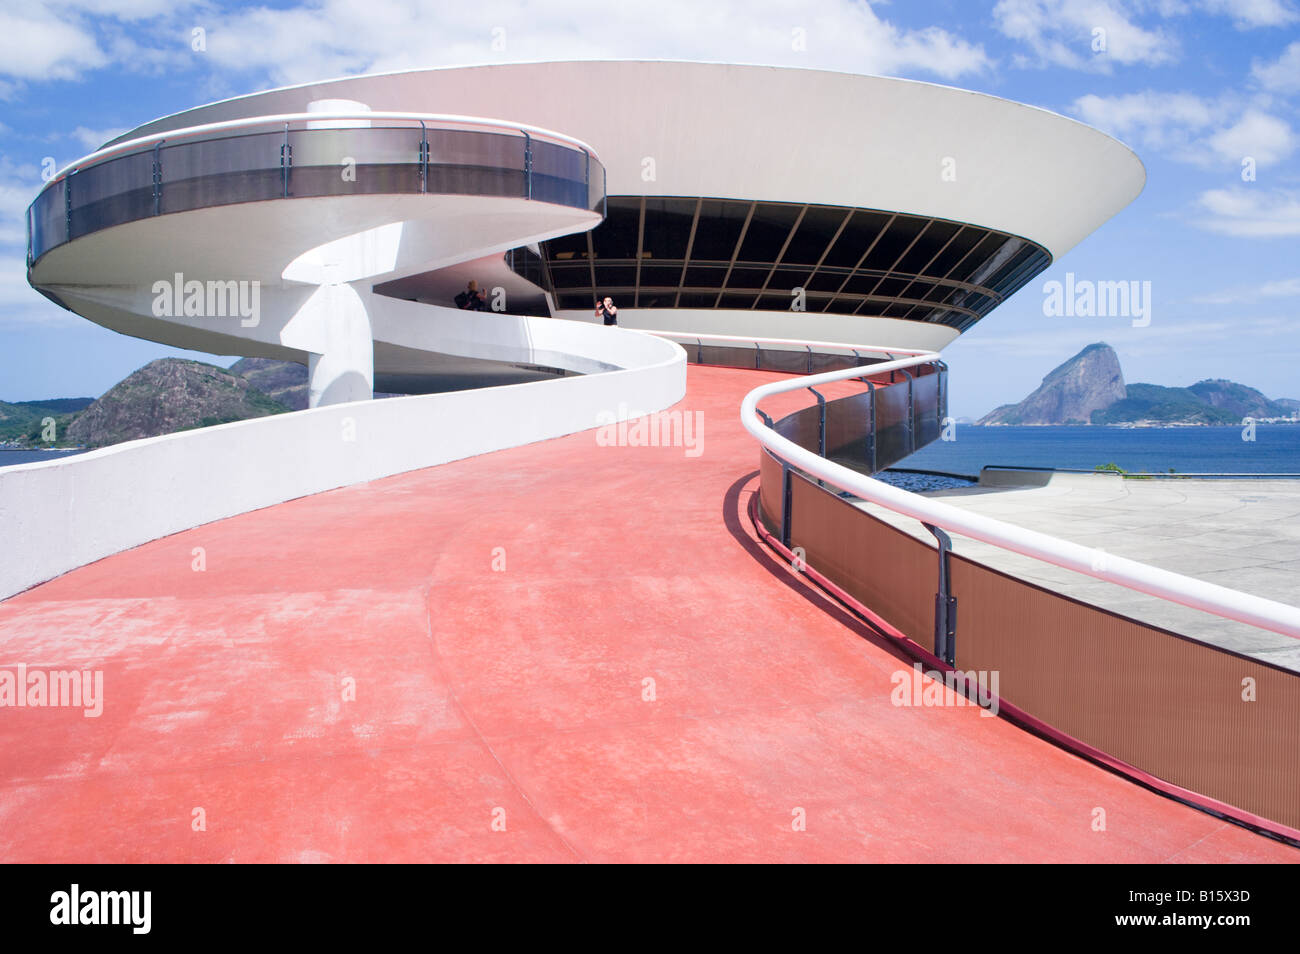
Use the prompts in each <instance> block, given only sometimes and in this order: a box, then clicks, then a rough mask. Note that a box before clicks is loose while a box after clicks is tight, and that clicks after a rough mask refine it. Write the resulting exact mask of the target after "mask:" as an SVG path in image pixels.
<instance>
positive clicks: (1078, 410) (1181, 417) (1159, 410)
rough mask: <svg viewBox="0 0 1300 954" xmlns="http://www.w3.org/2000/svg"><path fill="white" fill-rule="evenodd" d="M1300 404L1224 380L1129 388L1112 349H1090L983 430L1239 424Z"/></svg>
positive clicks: (997, 412)
mask: <svg viewBox="0 0 1300 954" xmlns="http://www.w3.org/2000/svg"><path fill="white" fill-rule="evenodd" d="M1297 410H1300V401H1294V400H1290V399H1285V398H1284V399H1280V400H1277V401H1272V400H1269V399H1268V398H1267V397H1265V396H1264V395H1263V394H1261V393H1260V392H1259V391H1257V390H1255V389H1254V388H1250V387H1246V385H1244V384H1237V383H1236V382H1235V381H1225V380H1222V379H1215V380H1206V381H1198V382H1197V383H1196V384H1193V385H1192V386H1191V387H1187V388H1167V387H1162V386H1160V385H1158V384H1128V385H1126V384H1125V383H1124V375H1123V372H1122V371H1121V370H1120V366H1119V358H1118V357H1117V356H1116V355H1115V352H1114V350H1113V349H1112V348H1111V347H1110V346H1109V345H1107V344H1103V343H1100V342H1099V343H1097V344H1091V345H1088V347H1086V348H1084V349H1083V350H1082V351H1080V352H1079V353H1078V354H1076V355H1075V356H1074V357H1073V358H1071V359H1070V360H1069V361H1067V362H1065V363H1064V364H1062V365H1061V366H1060V367H1058V368H1055V369H1054V370H1053V371H1052V372H1051V373H1050V374H1048V375H1047V377H1045V378H1043V383H1042V385H1040V386H1039V388H1038V389H1037V390H1036V391H1034V393H1033V394H1031V395H1029V397H1027V398H1025V399H1024V400H1023V401H1021V402H1020V403H1019V404H1004V405H1003V406H1001V407H999V408H995V409H994V410H993V411H990V412H989V413H988V414H986V415H985V416H984V417H983V418H981V419H980V421H979V423H980V424H1240V423H1241V421H1242V419H1243V418H1245V417H1253V418H1255V419H1257V420H1259V419H1269V418H1289V417H1291V416H1292V415H1293V414H1295V413H1296V411H1297Z"/></svg>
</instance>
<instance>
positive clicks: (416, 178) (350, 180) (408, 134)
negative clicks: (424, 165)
mask: <svg viewBox="0 0 1300 954" xmlns="http://www.w3.org/2000/svg"><path fill="white" fill-rule="evenodd" d="M289 146H290V147H291V149H292V153H291V155H292V159H293V164H292V166H291V168H290V171H289V195H290V196H291V197H295V196H296V197H303V196H323V195H391V194H402V193H416V192H419V191H420V127H418V126H415V127H411V126H401V127H377V128H376V127H372V128H362V129H298V130H291V131H290V132H289Z"/></svg>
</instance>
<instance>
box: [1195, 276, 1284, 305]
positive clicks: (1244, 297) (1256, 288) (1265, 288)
mask: <svg viewBox="0 0 1300 954" xmlns="http://www.w3.org/2000/svg"><path fill="white" fill-rule="evenodd" d="M1296 297H1300V278H1284V279H1281V280H1279V281H1273V282H1264V283H1263V284H1262V285H1251V286H1243V287H1238V288H1230V289H1226V290H1224V291H1217V292H1210V293H1209V294H1206V295H1197V296H1195V297H1192V298H1189V299H1188V300H1189V301H1191V302H1195V303H1196V304H1201V305H1232V304H1239V303H1243V302H1255V301H1259V300H1260V299H1261V298H1296Z"/></svg>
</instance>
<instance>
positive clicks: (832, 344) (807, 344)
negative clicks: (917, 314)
mask: <svg viewBox="0 0 1300 954" xmlns="http://www.w3.org/2000/svg"><path fill="white" fill-rule="evenodd" d="M650 333H651V334H652V335H659V336H661V337H664V338H687V339H689V340H692V341H747V342H749V343H750V344H754V343H755V342H757V343H759V344H789V345H798V346H799V347H801V348H812V347H817V348H844V349H846V350H848V351H873V352H875V353H877V354H906V355H925V356H926V360H927V361H928V360H930V358H931V357H937V355H935V354H934V353H933V352H930V351H917V350H916V349H915V348H883V347H880V346H878V345H861V344H846V343H844V342H840V341H804V340H802V339H798V338H755V337H752V336H748V335H697V334H691V333H690V332H686V331H653V330H652V331H650Z"/></svg>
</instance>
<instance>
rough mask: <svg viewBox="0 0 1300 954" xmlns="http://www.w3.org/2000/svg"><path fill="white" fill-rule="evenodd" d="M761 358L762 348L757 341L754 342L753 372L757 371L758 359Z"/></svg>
mask: <svg viewBox="0 0 1300 954" xmlns="http://www.w3.org/2000/svg"><path fill="white" fill-rule="evenodd" d="M762 356H763V346H762V345H761V344H759V343H758V342H757V341H755V342H754V370H755V371H757V370H758V362H759V359H760V358H761V357H762Z"/></svg>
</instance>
